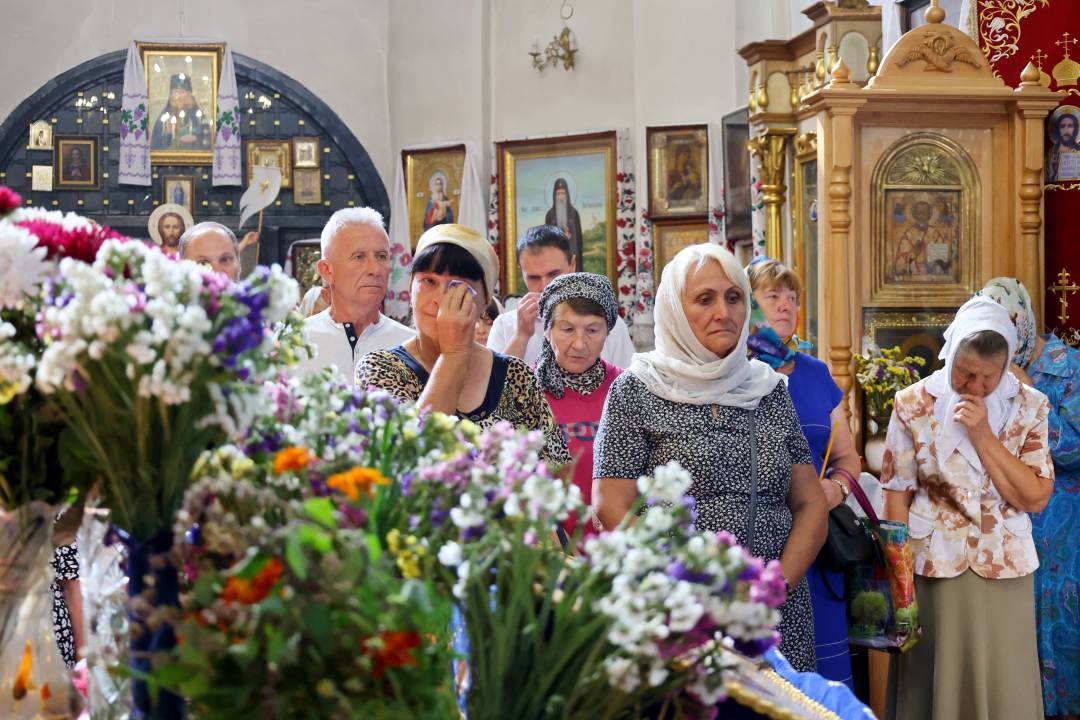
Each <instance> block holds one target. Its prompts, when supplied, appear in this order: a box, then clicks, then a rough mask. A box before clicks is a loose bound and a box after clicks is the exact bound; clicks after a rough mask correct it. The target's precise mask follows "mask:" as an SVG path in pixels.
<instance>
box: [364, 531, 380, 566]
mask: <svg viewBox="0 0 1080 720" xmlns="http://www.w3.org/2000/svg"><path fill="white" fill-rule="evenodd" d="M366 540H367V548H368V555H369V556H370V557H371V562H373V563H377V562H379V558H380V557H382V544H381V543H380V542H379V538H377V537H375V535H373V534H371V533H368V535H367V538H366Z"/></svg>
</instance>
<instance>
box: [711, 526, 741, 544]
mask: <svg viewBox="0 0 1080 720" xmlns="http://www.w3.org/2000/svg"><path fill="white" fill-rule="evenodd" d="M716 544H717V545H723V546H725V547H734V546H735V545H738V544H739V541H738V540H737V539H736V538H735V536H734V535H732V534H731V533H729V532H728V531H727V530H721V531H720V532H718V533H716Z"/></svg>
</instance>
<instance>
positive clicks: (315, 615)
mask: <svg viewBox="0 0 1080 720" xmlns="http://www.w3.org/2000/svg"><path fill="white" fill-rule="evenodd" d="M303 616H304V629H305V631H306V632H307V633H309V634H310V635H311V639H312V640H314V641H315V645H316V647H318V648H319V650H320V651H323V650H325V649H327V648H329V646H330V641H331V632H330V630H331V629H330V608H328V607H327V606H326V603H321V602H311V603H308V604H307V605H305V606H304V610H303Z"/></svg>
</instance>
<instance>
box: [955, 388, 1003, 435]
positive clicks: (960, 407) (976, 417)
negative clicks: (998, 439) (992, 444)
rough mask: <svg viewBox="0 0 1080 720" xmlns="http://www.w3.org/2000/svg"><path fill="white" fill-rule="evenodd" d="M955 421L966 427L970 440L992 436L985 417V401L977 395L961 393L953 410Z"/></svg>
mask: <svg viewBox="0 0 1080 720" xmlns="http://www.w3.org/2000/svg"><path fill="white" fill-rule="evenodd" d="M953 417H954V418H955V419H956V422H958V423H960V424H961V425H963V426H964V427H965V428H967V432H968V437H970V438H971V439H972V441H976V440H984V439H986V438H987V437H993V433H992V432H991V431H990V423H989V422H988V421H987V419H986V402H985V401H984V400H983V399H982V398H981V397H979V396H977V395H961V396H960V402H958V403H956V407H955V408H954V410H953Z"/></svg>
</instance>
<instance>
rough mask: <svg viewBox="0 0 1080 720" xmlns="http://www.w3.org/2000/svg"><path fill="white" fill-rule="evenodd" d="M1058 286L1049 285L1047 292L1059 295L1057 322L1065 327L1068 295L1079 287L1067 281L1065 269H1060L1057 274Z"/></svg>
mask: <svg viewBox="0 0 1080 720" xmlns="http://www.w3.org/2000/svg"><path fill="white" fill-rule="evenodd" d="M1057 278H1058V284H1057V285H1051V286H1050V288H1049V290H1050V292H1052V293H1054V294H1055V295H1056V294H1057V293H1061V297H1060V298H1059V300H1060V302H1061V312H1060V313H1059V314H1058V321H1059V322H1060V323H1061V324H1062V326H1064V325H1065V323H1067V322H1068V321H1069V293H1074V292H1076V291H1077V290H1080V285H1077V284H1076V283H1074V282H1070V281H1069V271H1068V270H1066V269H1065V268H1061V272H1059V273H1058V274H1057Z"/></svg>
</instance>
